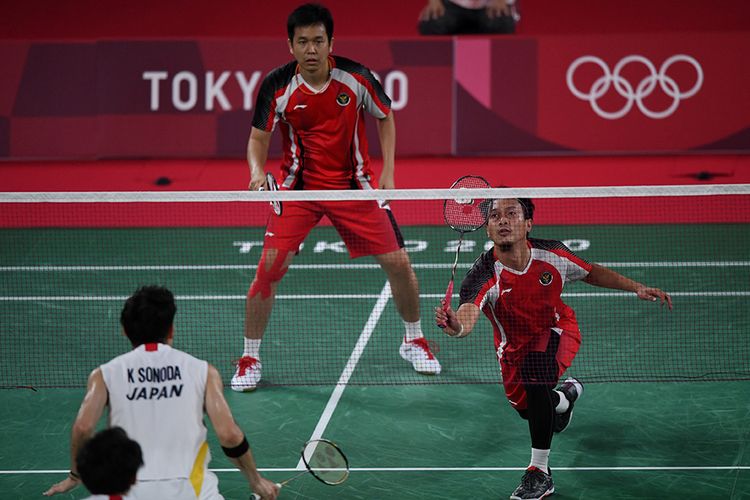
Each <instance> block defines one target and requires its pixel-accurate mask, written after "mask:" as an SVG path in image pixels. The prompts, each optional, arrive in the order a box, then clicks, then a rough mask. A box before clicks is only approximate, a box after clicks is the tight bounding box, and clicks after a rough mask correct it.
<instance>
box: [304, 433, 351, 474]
mask: <svg viewBox="0 0 750 500" xmlns="http://www.w3.org/2000/svg"><path fill="white" fill-rule="evenodd" d="M302 457H303V460H304V462H305V465H306V466H307V468H308V470H309V471H310V472H311V473H312V474H313V475H314V476H315V477H316V478H318V479H319V480H321V481H323V482H324V483H326V484H331V485H335V484H340V483H342V482H344V481H345V480H346V478H347V477H348V476H349V462H348V461H347V459H346V456H345V455H344V454H343V452H342V451H341V450H340V449H339V448H338V447H336V445H334V444H333V443H330V442H328V441H317V442H315V441H313V442H310V443H308V444H307V445H306V446H305V448H304V450H303V452H302Z"/></svg>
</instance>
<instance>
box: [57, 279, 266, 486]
mask: <svg viewBox="0 0 750 500" xmlns="http://www.w3.org/2000/svg"><path fill="white" fill-rule="evenodd" d="M175 312H176V307H175V303H174V296H173V295H172V292H170V291H169V290H167V289H166V288H163V287H158V286H145V287H142V288H139V289H138V290H137V291H136V292H135V293H134V294H133V295H132V296H131V297H130V298H128V300H127V301H126V302H125V306H124V307H123V309H122V313H121V315H120V322H121V324H122V326H123V330H124V332H125V335H127V337H128V339H129V340H130V342H131V344H132V345H133V350H131V351H130V352H128V353H126V354H122V355H120V356H118V357H116V358H114V359H113V360H111V361H109V362H108V363H105V364H104V365H102V366H100V367H99V368H96V369H95V370H94V371H93V372H91V375H90V376H89V381H88V387H87V389H86V395H85V397H84V398H83V402H82V403H81V408H80V409H79V410H78V415H77V416H76V420H75V422H74V423H73V430H72V433H71V445H70V447H71V456H73V457H75V456H76V455H77V453H78V450H79V449H80V448H81V446H82V445H83V443H85V442H86V440H87V439H88V438H89V436H91V435H92V434H93V432H94V429H95V427H96V424H97V422H98V421H99V419H100V418H101V417H102V414H103V413H104V408H105V407H106V406H109V425H110V426H119V427H122V428H123V429H124V430H125V431H126V432H127V433H128V435H129V436H131V437H132V438H133V439H135V440H136V441H137V442H138V443H140V445H141V448H142V450H143V459H144V462H145V465H144V467H142V468H141V469H140V470H139V471H138V481H137V482H136V484H135V486H133V488H131V490H130V492H129V493H128V498H132V499H154V498H159V499H161V500H167V499H182V498H198V499H220V498H222V496H221V495H220V494H219V490H218V479H217V478H216V475H215V474H214V473H213V472H211V471H210V470H209V469H208V464H209V462H210V460H211V452H210V450H209V448H208V442H207V441H206V436H207V433H208V431H207V429H206V425H205V423H204V421H203V416H204V413H205V414H206V415H208V418H209V419H210V420H211V424H212V425H213V428H214V431H215V432H216V435H217V437H218V440H219V443H220V444H221V446H222V449H223V451H224V453H225V454H226V455H227V456H228V457H229V460H230V461H231V462H232V463H233V464H234V465H235V466H236V467H238V468H239V469H240V471H241V472H242V474H243V475H244V476H245V478H246V479H247V480H248V482H249V484H250V487H251V488H252V490H253V491H254V492H255V493H257V494H258V495H260V497H261V498H263V499H274V498H276V495H277V494H278V487H277V486H276V485H275V484H274V483H272V482H271V481H269V480H267V479H265V478H263V477H262V476H261V475H260V474H259V473H258V469H257V467H256V465H255V459H254V458H253V454H252V452H251V451H250V445H249V444H248V442H247V439H246V438H245V435H244V434H243V432H242V430H241V429H240V428H239V427H238V426H237V424H236V423H235V421H234V418H233V416H232V412H231V410H230V409H229V405H228V404H227V402H226V399H224V393H223V384H222V381H221V376H220V375H219V372H218V371H217V370H216V368H214V367H213V366H211V365H209V364H208V363H207V362H205V361H202V360H199V359H197V358H195V357H193V356H191V355H189V354H187V353H184V352H182V351H179V350H177V349H174V348H172V340H173V337H174V326H173V319H174V315H175ZM79 482H80V471H78V470H77V468H76V466H74V467H73V468H71V471H70V474H69V475H68V477H67V478H66V479H65V480H63V481H60V482H59V483H57V484H55V485H54V486H52V487H51V488H50V489H49V490H47V491H46V492H45V495H48V496H49V495H54V494H56V493H62V492H65V491H68V490H70V489H73V488H74V487H76V486H77V485H78V483H79Z"/></svg>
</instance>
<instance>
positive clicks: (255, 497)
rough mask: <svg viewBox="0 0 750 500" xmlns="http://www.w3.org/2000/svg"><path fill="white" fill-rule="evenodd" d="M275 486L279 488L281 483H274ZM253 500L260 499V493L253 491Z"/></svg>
mask: <svg viewBox="0 0 750 500" xmlns="http://www.w3.org/2000/svg"><path fill="white" fill-rule="evenodd" d="M276 486H277V487H278V488H279V489H281V487H282V486H283V485H282V484H281V483H276ZM253 500H260V495H258V494H257V493H253Z"/></svg>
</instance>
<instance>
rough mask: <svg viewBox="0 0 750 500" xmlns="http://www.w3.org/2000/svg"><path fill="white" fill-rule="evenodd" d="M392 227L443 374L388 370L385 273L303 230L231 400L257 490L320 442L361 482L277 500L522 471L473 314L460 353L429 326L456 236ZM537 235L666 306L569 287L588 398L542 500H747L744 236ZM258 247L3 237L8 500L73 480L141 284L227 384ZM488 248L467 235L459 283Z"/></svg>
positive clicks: (151, 234)
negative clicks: (95, 384)
mask: <svg viewBox="0 0 750 500" xmlns="http://www.w3.org/2000/svg"><path fill="white" fill-rule="evenodd" d="M402 229H403V230H404V236H405V238H406V240H407V248H408V249H409V250H410V256H411V259H412V262H413V264H414V268H415V270H416V273H417V276H418V278H419V282H420V291H421V297H422V315H423V327H424V329H425V334H426V336H427V337H428V339H429V340H430V341H431V342H434V343H435V344H436V345H437V346H438V347H439V349H440V350H439V353H438V357H439V359H440V360H441V362H442V364H443V373H441V374H440V375H439V376H437V377H424V376H420V375H418V374H416V373H414V371H413V370H412V369H411V367H410V366H409V365H408V364H406V363H405V362H404V361H402V360H401V359H400V358H399V356H398V345H399V343H400V336H401V332H402V330H403V327H402V326H401V323H400V319H399V317H398V314H397V312H396V310H395V307H394V305H393V301H392V298H391V297H390V294H389V289H388V287H387V286H386V281H385V278H384V275H383V273H382V272H381V271H380V270H379V268H378V267H377V265H375V264H374V263H373V261H372V260H369V259H357V260H354V261H351V260H349V259H348V257H347V255H346V254H345V253H342V251H341V250H342V248H341V246H340V245H339V244H338V243H339V241H338V240H339V238H338V236H337V235H336V234H335V232H334V231H333V230H332V229H331V228H330V227H322V228H319V229H316V230H315V231H314V232H313V234H311V236H310V238H308V240H307V241H306V243H305V248H303V250H302V251H301V253H300V255H299V256H298V257H297V259H296V260H295V262H294V265H293V267H292V269H290V271H289V273H288V275H287V277H286V278H285V280H284V282H282V284H281V286H280V287H279V295H278V300H277V303H276V308H275V309H274V314H273V316H272V319H271V323H270V325H269V329H268V330H267V335H266V338H265V340H264V343H263V348H262V351H261V356H262V357H263V360H264V384H263V386H262V387H261V388H259V389H258V391H256V392H255V393H252V394H236V393H232V392H231V391H228V392H227V398H228V400H229V403H230V405H231V407H232V409H233V411H234V413H235V416H236V418H237V420H238V422H239V424H240V425H241V426H242V427H243V429H244V430H245V431H246V432H247V434H248V437H249V439H250V442H251V445H252V446H253V448H254V450H255V453H256V458H257V460H258V463H259V465H260V467H261V468H262V469H263V470H265V471H266V473H267V475H268V477H270V478H271V479H274V480H277V481H280V480H283V479H285V478H286V477H289V476H290V475H293V470H294V469H295V468H296V467H297V462H298V457H297V452H298V450H299V448H300V446H301V445H302V443H303V442H304V441H306V440H307V439H310V438H311V437H313V436H318V435H322V436H324V437H327V438H329V439H332V440H334V441H336V442H338V443H339V444H340V445H341V446H342V447H343V449H344V450H345V451H346V452H347V455H348V456H349V459H350V463H351V466H352V468H353V469H352V475H351V477H350V479H349V480H348V481H347V482H346V483H345V484H344V485H341V486H338V487H327V486H324V485H322V484H320V483H317V482H316V481H315V480H313V479H312V478H307V477H304V478H301V479H299V480H297V481H295V482H293V483H290V484H289V485H288V486H287V487H286V488H285V489H284V491H283V493H282V496H281V498H288V499H293V498H299V499H308V498H309V499H313V498H316V499H328V498H342V499H387V498H393V499H433V498H460V499H475V498H476V499H484V498H507V496H508V495H509V494H510V492H511V491H512V490H513V489H514V488H515V486H516V485H517V483H518V481H519V479H520V476H521V474H522V470H523V469H524V468H525V466H526V465H527V463H528V460H529V441H528V439H529V438H528V430H527V427H526V423H525V421H522V420H521V419H519V418H518V417H517V416H516V414H515V412H514V411H513V410H512V409H511V408H510V406H509V405H508V404H507V403H506V401H505V398H504V396H503V393H502V390H501V387H500V385H499V374H498V370H497V363H496V361H495V358H494V352H493V351H494V347H493V344H492V334H491V331H490V330H489V328H488V326H487V324H486V322H484V323H485V324H484V326H483V327H481V328H479V329H478V330H477V331H475V333H474V334H472V336H470V337H469V338H467V339H464V340H455V339H447V338H446V337H445V336H443V335H441V333H440V331H439V330H438V329H437V328H436V327H434V326H433V325H432V320H431V308H432V305H433V304H435V303H437V301H438V300H439V299H440V297H441V296H442V295H443V293H444V290H445V286H446V284H447V279H448V277H449V274H450V264H451V263H452V259H453V255H454V254H453V248H454V246H455V239H456V238H455V235H454V234H451V233H450V232H448V231H446V230H445V229H444V228H440V227H406V228H402ZM534 234H535V236H537V237H543V238H555V239H562V240H565V241H566V242H567V243H568V244H569V246H571V248H573V249H574V250H575V251H576V252H577V253H578V254H579V255H580V256H581V257H583V258H586V259H588V260H590V261H594V262H599V263H603V264H605V265H608V266H610V267H612V268H613V269H615V270H617V271H619V272H622V273H624V274H626V275H628V276H631V277H633V278H634V279H637V280H639V281H643V282H646V283H649V284H653V285H654V286H659V287H661V288H664V289H665V290H668V291H669V292H670V293H672V295H673V298H674V302H675V308H674V310H673V311H671V312H669V311H666V310H665V309H664V308H662V307H659V306H658V305H655V304H650V303H645V302H642V301H638V300H637V299H635V298H634V297H633V296H632V295H630V294H622V293H618V292H615V291H611V290H603V289H596V288H593V287H590V286H588V285H585V284H574V285H572V286H569V287H566V289H565V296H564V300H565V301H566V303H568V304H570V305H571V306H572V307H573V308H574V309H575V310H576V311H577V315H578V320H579V323H580V325H581V330H582V332H583V336H584V344H583V346H582V348H581V351H580V353H579V355H578V357H577V358H576V361H575V364H574V366H573V367H572V368H571V370H570V374H574V375H576V376H578V377H580V378H581V379H582V380H584V382H585V383H586V392H585V394H584V396H583V398H582V399H581V400H580V402H579V404H578V405H577V407H576V415H575V418H574V422H573V424H571V427H570V429H569V430H568V431H566V432H565V433H564V434H562V435H560V436H558V437H556V439H555V441H554V442H553V452H552V458H551V466H552V468H553V472H554V478H555V482H556V488H557V492H556V497H557V498H585V499H588V498H592V499H601V498H622V499H630V498H632V499H641V498H732V499H736V498H745V497H747V498H750V457H748V450H747V448H748V443H750V403H748V398H747V395H748V394H750V382H748V380H750V368H749V365H748V360H749V359H750V313H748V311H749V310H750V307H748V306H750V304H749V301H750V288H749V286H748V284H749V283H750V279H749V278H750V258H749V257H750V256H749V255H748V252H747V249H748V248H750V229H748V228H747V227H745V226H744V225H732V224H724V225H722V224H713V225H685V226H679V225H647V226H627V225H620V226H546V227H537V228H535V230H534ZM262 237H263V231H262V229H258V228H250V229H238V228H223V229H219V228H200V229H198V228H195V229H193V228H181V229H159V230H156V229H138V230H130V229H128V230H125V229H122V230H81V229H76V230H46V229H37V230H4V231H1V232H0V258H1V259H2V261H1V262H0V277H1V278H2V283H1V284H0V314H1V315H2V316H0V317H2V320H1V321H0V335H1V337H0V338H1V339H2V341H1V342H0V360H1V365H0V386H2V387H3V388H4V390H0V422H2V425H1V426H0V442H2V443H3V444H2V448H0V498H20V499H25V498H38V497H39V496H40V495H41V492H42V491H43V490H44V489H45V488H46V487H47V486H48V485H49V484H51V483H52V482H54V481H56V480H58V479H60V478H62V477H63V476H64V473H65V471H67V470H68V468H69V457H68V446H69V433H70V425H71V423H72V420H73V418H74V416H75V412H76V410H77V407H78V405H79V403H80V399H81V397H82V394H83V386H84V385H85V381H86V376H87V374H88V372H89V371H90V370H91V369H93V368H94V367H96V366H97V365H98V364H100V363H101V362H103V361H105V360H106V359H109V358H110V357H112V356H114V355H117V354H119V353H121V352H124V351H125V350H127V349H128V348H129V346H128V344H127V341H126V340H125V339H124V338H123V337H122V336H121V335H120V334H119V325H118V318H119V311H120V308H121V306H122V302H123V301H124V299H125V298H126V297H127V296H128V295H129V294H130V293H132V291H133V290H134V289H135V288H136V287H137V286H139V285H142V284H146V283H158V284H162V285H165V286H168V287H170V288H171V289H172V290H173V291H174V292H175V294H176V296H177V303H178V316H177V321H176V330H177V333H176V339H175V346H176V347H179V348H182V349H184V350H187V351H189V352H191V353H193V354H195V355H197V356H199V357H202V358H205V359H208V360H209V361H210V362H211V363H213V364H215V365H216V366H217V367H218V368H219V369H220V371H221V373H222V375H223V376H224V377H225V381H227V382H228V379H229V377H230V376H231V373H232V371H233V368H232V364H231V361H232V360H233V359H234V358H236V357H238V356H239V354H240V352H241V345H242V344H241V342H242V340H241V336H242V324H243V315H244V312H243V311H244V298H245V293H246V291H247V286H248V284H249V282H250V281H251V280H252V276H253V275H254V272H255V271H254V269H255V264H256V263H257V260H258V257H259V255H260V247H259V246H258V244H257V243H258V242H260V241H262ZM707 242H730V243H728V244H721V245H716V244H712V245H709V244H707ZM484 244H485V242H484V240H483V239H482V237H481V235H479V234H472V235H469V238H468V240H467V243H466V244H465V247H464V249H465V252H464V253H462V256H461V265H460V270H459V273H463V272H465V270H466V269H468V266H469V265H470V264H471V262H472V261H473V259H474V258H475V257H476V255H478V253H479V251H481V249H482V248H483V247H484ZM454 300H455V299H454ZM357 345H360V346H361V345H364V348H363V349H362V350H361V353H360V355H359V356H358V357H357V360H356V363H355V364H354V365H353V366H352V365H349V364H348V362H350V361H351V356H352V353H353V352H355V351H356V350H357V349H356V348H355V346H357ZM347 366H348V367H349V368H348V369H349V371H348V372H347ZM337 382H338V385H336V384H337ZM210 444H211V449H212V452H213V454H214V460H213V462H212V467H213V468H215V469H217V471H218V474H219V477H220V482H221V490H222V493H223V494H224V495H225V496H226V497H227V498H229V499H234V498H248V496H249V495H248V490H247V488H246V485H244V484H243V482H242V479H241V477H240V475H239V473H238V472H237V471H234V470H231V467H230V465H229V462H228V461H227V460H225V458H224V457H223V455H222V454H221V451H220V448H219V447H218V445H217V443H216V441H215V439H214V438H213V436H212V437H211V441H210ZM84 496H85V491H84V490H82V489H81V490H79V491H77V492H75V493H74V494H72V495H69V496H68V498H82V497H84Z"/></svg>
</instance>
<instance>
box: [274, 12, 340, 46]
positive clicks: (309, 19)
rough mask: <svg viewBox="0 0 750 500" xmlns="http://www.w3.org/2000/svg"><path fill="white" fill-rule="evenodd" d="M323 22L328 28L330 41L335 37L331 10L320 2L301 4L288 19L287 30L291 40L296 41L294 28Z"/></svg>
mask: <svg viewBox="0 0 750 500" xmlns="http://www.w3.org/2000/svg"><path fill="white" fill-rule="evenodd" d="M314 24H322V25H323V26H324V27H325V29H326V34H327V35H328V41H329V42H330V41H331V39H332V38H333V16H332V15H331V11H330V10H328V9H327V8H326V7H324V6H322V5H321V4H319V3H306V4H304V5H300V6H299V7H297V8H296V9H294V11H292V13H291V14H289V17H288V18H287V20H286V31H287V34H288V35H289V41H294V30H295V29H296V28H301V27H303V26H312V25H314Z"/></svg>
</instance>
